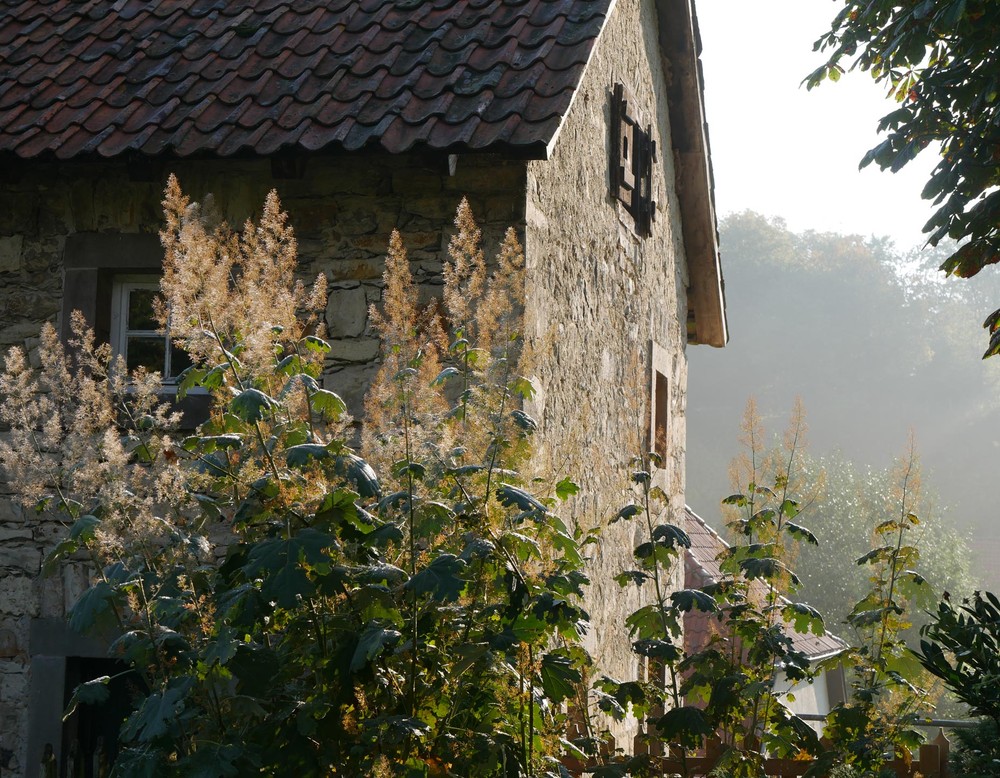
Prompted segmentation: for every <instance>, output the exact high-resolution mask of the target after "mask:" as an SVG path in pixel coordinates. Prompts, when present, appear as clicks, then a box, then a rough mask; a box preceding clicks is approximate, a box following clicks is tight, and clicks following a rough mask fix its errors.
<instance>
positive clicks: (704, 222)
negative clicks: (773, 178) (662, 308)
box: [656, 0, 729, 347]
mask: <svg viewBox="0 0 1000 778" xmlns="http://www.w3.org/2000/svg"><path fill="white" fill-rule="evenodd" d="M656 6H657V14H658V16H659V23H660V51H661V55H662V56H663V58H664V70H665V72H666V73H667V76H668V78H667V84H668V87H667V100H668V104H669V107H670V134H671V141H672V145H673V150H674V154H675V160H676V168H675V178H676V187H677V193H678V197H679V200H680V208H681V229H682V232H683V235H684V249H685V254H686V255H687V261H688V270H689V277H690V287H689V289H688V307H689V310H690V311H691V313H692V314H693V318H694V321H693V326H691V327H689V342H690V343H692V344H697V343H705V344H708V345H711V346H716V347H722V346H725V345H726V343H727V341H728V340H729V328H728V323H727V321H726V299H725V284H724V282H723V277H722V264H721V262H720V258H719V233H718V223H717V220H716V213H715V182H714V178H713V174H712V159H711V150H710V147H709V140H708V123H707V121H706V119H705V101H704V87H703V81H704V79H703V76H702V69H701V59H700V56H701V37H700V34H699V32H698V18H697V15H696V13H695V9H694V2H693V0H656Z"/></svg>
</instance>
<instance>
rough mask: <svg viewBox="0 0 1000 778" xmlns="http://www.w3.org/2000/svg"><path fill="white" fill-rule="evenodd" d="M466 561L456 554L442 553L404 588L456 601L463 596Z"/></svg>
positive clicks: (448, 600) (444, 599) (439, 598)
mask: <svg viewBox="0 0 1000 778" xmlns="http://www.w3.org/2000/svg"><path fill="white" fill-rule="evenodd" d="M464 570H465V562H464V561H462V560H461V559H459V558H458V557H457V556H455V555H454V554H441V555H440V556H438V557H435V559H434V560H433V561H432V562H431V563H430V564H429V565H428V566H427V567H425V568H424V569H423V570H421V571H420V572H418V573H417V574H416V575H414V576H413V577H412V578H411V579H410V580H409V581H407V582H406V584H404V586H403V588H404V589H406V590H408V591H412V592H415V593H417V594H429V595H431V596H432V597H434V599H436V600H441V601H443V602H454V601H455V600H457V599H458V598H459V597H461V596H462V592H463V591H464V589H465V579H463V578H462V577H461V575H460V574H461V573H462V572H464Z"/></svg>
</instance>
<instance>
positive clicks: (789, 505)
mask: <svg viewBox="0 0 1000 778" xmlns="http://www.w3.org/2000/svg"><path fill="white" fill-rule="evenodd" d="M781 513H782V515H783V516H785V518H788V519H794V518H795V517H796V516H798V515H799V504H798V503H797V502H796V501H795V500H789V499H785V500H784V501H782V503H781Z"/></svg>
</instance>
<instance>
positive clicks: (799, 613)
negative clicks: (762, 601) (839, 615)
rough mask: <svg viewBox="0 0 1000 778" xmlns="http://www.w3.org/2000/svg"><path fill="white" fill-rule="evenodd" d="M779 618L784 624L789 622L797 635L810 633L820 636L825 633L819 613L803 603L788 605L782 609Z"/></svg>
mask: <svg viewBox="0 0 1000 778" xmlns="http://www.w3.org/2000/svg"><path fill="white" fill-rule="evenodd" d="M781 617H782V618H783V619H784V620H785V621H786V622H791V623H792V626H793V627H794V629H795V631H796V632H798V633H805V632H812V633H813V634H814V635H822V634H824V632H825V631H826V630H825V629H824V627H823V617H822V616H821V615H820V612H819V611H818V610H816V609H815V608H813V607H812V606H811V605H807V604H806V603H804V602H790V603H788V604H787V605H785V606H784V607H782V609H781Z"/></svg>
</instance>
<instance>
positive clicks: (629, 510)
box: [611, 503, 642, 524]
mask: <svg viewBox="0 0 1000 778" xmlns="http://www.w3.org/2000/svg"><path fill="white" fill-rule="evenodd" d="M640 513H642V506H641V505H636V504H635V503H631V504H629V505H626V506H625V507H624V508H622V509H621V510H620V511H618V513H616V514H615V517H614V518H613V519H611V523H612V524H614V523H615V522H616V521H621V520H622V519H631V518H632V517H633V516H638V515H639V514H640Z"/></svg>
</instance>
